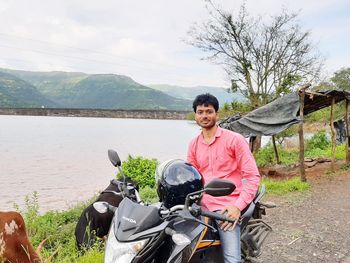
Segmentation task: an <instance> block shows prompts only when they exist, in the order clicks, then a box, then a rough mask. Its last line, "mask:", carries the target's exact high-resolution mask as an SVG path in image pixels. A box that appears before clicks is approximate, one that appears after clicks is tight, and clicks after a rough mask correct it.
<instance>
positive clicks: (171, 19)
mask: <svg viewBox="0 0 350 263" xmlns="http://www.w3.org/2000/svg"><path fill="white" fill-rule="evenodd" d="M216 2H217V3H218V4H219V5H221V6H222V7H223V8H225V9H227V10H232V11H233V12H237V9H238V7H239V6H240V4H241V3H242V1H231V0H217V1H216ZM246 4H247V8H248V9H249V11H250V12H251V13H252V14H253V15H256V14H263V15H271V14H277V13H278V12H280V10H281V8H282V7H283V6H284V7H286V8H289V9H290V10H296V11H298V10H301V12H300V17H299V18H300V23H301V25H302V26H303V28H305V29H310V30H311V31H312V32H313V34H312V36H313V38H314V41H315V43H318V45H319V48H320V51H321V52H324V53H327V54H329V61H330V63H328V64H327V65H328V66H329V67H330V68H332V70H333V69H334V70H335V69H336V68H337V67H341V66H344V65H345V64H344V63H346V61H349V56H350V54H349V51H348V48H347V47H346V44H345V43H349V35H350V34H349V29H348V27H347V25H348V24H349V23H348V22H349V19H347V16H345V15H342V16H341V15H339V14H340V10H349V8H348V7H349V4H348V3H347V1H345V0H334V1H325V0H324V1H322V0H318V1H316V0H308V1H305V0H293V1H292V0H289V1H287V0H284V1H279V0H264V1H253V0H247V1H246ZM204 6H205V1H203V0H191V1H188V0H178V1H173V0H152V1H146V0H145V1H139V0H104V1H99V2H98V1H94V0H84V1H83V0H75V1H59V0H50V1H39V0H31V1H20V0H12V1H10V0H7V1H6V0H3V1H1V3H0V17H1V23H0V57H1V58H2V60H1V61H0V67H10V68H16V69H24V70H42V71H44V70H66V71H80V72H87V73H115V74H125V75H128V76H130V77H132V78H133V79H135V80H136V81H139V82H141V83H144V84H148V83H168V84H177V85H186V86H191V85H220V86H226V87H227V86H228V85H229V83H228V81H227V80H226V78H225V75H224V73H223V71H222V70H221V68H220V67H219V66H216V65H212V64H210V62H208V61H202V60H200V58H201V57H202V56H204V54H203V53H201V52H200V51H199V50H196V49H195V48H193V47H191V46H189V45H187V44H185V43H184V42H183V39H184V38H186V36H187V31H188V29H189V27H190V25H191V24H192V23H194V22H195V21H204V20H205V19H207V17H208V15H207V12H206V9H205V8H204Z"/></svg>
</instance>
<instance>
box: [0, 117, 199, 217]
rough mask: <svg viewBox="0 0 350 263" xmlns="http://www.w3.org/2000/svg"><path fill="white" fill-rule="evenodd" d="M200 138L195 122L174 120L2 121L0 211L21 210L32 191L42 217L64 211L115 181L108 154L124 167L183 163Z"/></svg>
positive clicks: (0, 138) (0, 127)
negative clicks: (133, 162) (130, 162)
mask: <svg viewBox="0 0 350 263" xmlns="http://www.w3.org/2000/svg"><path fill="white" fill-rule="evenodd" d="M198 133H199V128H198V126H197V125H196V124H195V123H194V122H189V121H178V120H140V119H108V118H70V117H34V116H0V210H12V209H13V207H14V206H13V203H17V204H18V205H20V207H21V208H23V204H24V199H25V196H26V195H29V196H31V195H32V193H33V192H34V191H37V192H38V200H39V206H40V211H41V212H44V211H47V210H52V209H57V210H62V209H66V208H68V207H71V206H73V205H74V204H76V203H77V202H80V201H85V200H87V199H88V198H90V197H92V196H93V195H94V194H95V193H97V192H98V191H100V190H102V189H104V188H105V187H106V186H107V185H108V184H109V181H110V179H112V178H114V177H115V174H116V168H115V167H113V166H112V164H111V163H110V162H109V159H108V156H107V150H108V149H115V150H117V152H118V153H119V155H120V157H121V159H122V161H123V160H125V159H127V157H128V154H130V155H132V156H144V157H147V158H157V159H158V160H159V161H165V160H167V159H170V158H181V159H185V158H186V151H187V145H188V143H189V141H190V140H191V139H192V138H193V137H194V136H195V135H196V134H198Z"/></svg>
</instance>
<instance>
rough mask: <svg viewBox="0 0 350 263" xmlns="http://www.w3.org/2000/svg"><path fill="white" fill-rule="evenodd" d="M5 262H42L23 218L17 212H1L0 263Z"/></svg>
mask: <svg viewBox="0 0 350 263" xmlns="http://www.w3.org/2000/svg"><path fill="white" fill-rule="evenodd" d="M3 261H4V262H11V263H27V262H28V263H34V262H41V258H40V256H39V255H38V253H37V252H36V251H35V250H34V248H33V246H32V244H31V243H30V241H29V239H28V236H27V232H26V227H25V225H24V220H23V217H22V216H21V215H20V214H19V213H17V212H0V262H3Z"/></svg>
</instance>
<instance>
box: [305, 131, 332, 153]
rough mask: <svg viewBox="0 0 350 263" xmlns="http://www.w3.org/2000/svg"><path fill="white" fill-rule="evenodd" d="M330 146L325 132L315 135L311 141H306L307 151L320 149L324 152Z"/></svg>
mask: <svg viewBox="0 0 350 263" xmlns="http://www.w3.org/2000/svg"><path fill="white" fill-rule="evenodd" d="M329 146H330V141H329V139H328V138H327V134H326V131H325V130H321V131H319V132H318V133H315V134H314V135H313V136H312V137H311V139H309V140H307V141H306V147H307V149H321V150H324V149H326V148H328V147H329Z"/></svg>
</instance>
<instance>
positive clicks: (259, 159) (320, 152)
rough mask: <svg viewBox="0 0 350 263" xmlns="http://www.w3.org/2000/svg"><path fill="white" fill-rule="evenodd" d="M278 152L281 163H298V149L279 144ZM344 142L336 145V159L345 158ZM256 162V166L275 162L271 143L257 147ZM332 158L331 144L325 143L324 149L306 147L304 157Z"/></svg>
mask: <svg viewBox="0 0 350 263" xmlns="http://www.w3.org/2000/svg"><path fill="white" fill-rule="evenodd" d="M277 150H278V154H279V157H280V161H281V164H282V165H292V164H297V163H299V149H285V148H283V147H281V146H279V145H278V146H277ZM345 155H346V153H345V144H341V145H336V149H335V158H336V159H337V160H344V159H345ZM254 157H255V160H256V164H257V165H258V166H270V165H275V164H277V162H276V157H275V153H274V150H273V147H272V145H271V144H268V145H266V146H265V147H263V148H261V149H259V151H258V152H256V153H255V154H254ZM318 157H323V158H328V159H331V158H332V148H331V145H330V144H329V145H327V147H325V148H324V149H320V148H310V147H306V150H305V158H312V159H314V158H318Z"/></svg>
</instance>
